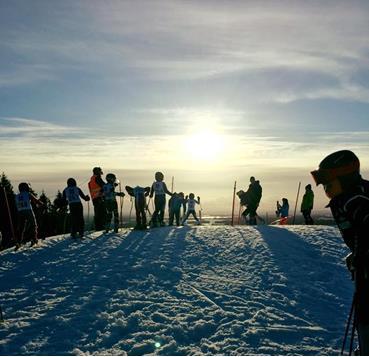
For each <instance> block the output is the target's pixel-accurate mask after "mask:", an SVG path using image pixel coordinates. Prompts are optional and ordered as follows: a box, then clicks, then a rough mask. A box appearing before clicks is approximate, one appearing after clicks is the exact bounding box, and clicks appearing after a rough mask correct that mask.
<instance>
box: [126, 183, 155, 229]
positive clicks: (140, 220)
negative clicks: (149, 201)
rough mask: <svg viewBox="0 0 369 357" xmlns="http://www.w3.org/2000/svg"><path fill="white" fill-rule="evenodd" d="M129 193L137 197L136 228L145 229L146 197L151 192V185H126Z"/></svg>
mask: <svg viewBox="0 0 369 357" xmlns="http://www.w3.org/2000/svg"><path fill="white" fill-rule="evenodd" d="M126 191H127V192H128V194H129V195H130V196H132V197H134V198H135V209H136V226H135V229H138V230H145V229H147V223H146V212H145V210H146V208H147V206H146V197H147V196H148V195H149V194H150V187H140V186H136V187H135V188H132V187H130V186H126Z"/></svg>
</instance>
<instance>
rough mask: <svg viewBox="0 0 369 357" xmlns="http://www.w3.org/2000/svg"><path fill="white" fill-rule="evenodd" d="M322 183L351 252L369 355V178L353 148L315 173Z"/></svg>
mask: <svg viewBox="0 0 369 357" xmlns="http://www.w3.org/2000/svg"><path fill="white" fill-rule="evenodd" d="M311 174H312V176H313V178H314V180H315V182H316V184H317V185H320V184H322V185H323V188H324V191H325V193H326V195H327V196H328V198H330V199H331V200H330V202H329V207H330V209H331V211H332V215H333V217H334V219H335V221H336V223H337V225H338V228H339V229H340V231H341V234H342V237H343V239H344V241H345V243H346V245H347V246H348V247H349V248H350V250H351V254H349V255H348V256H347V258H346V263H347V266H348V268H349V270H350V272H351V273H352V277H353V279H354V281H355V296H354V318H353V320H354V323H355V324H356V327H357V332H358V336H359V346H360V349H361V350H360V355H363V356H368V355H369V239H368V238H369V236H368V232H369V181H366V180H364V179H362V178H361V176H360V162H359V159H358V158H357V156H356V155H355V154H354V153H353V152H352V151H349V150H341V151H337V152H334V153H332V154H330V155H328V156H327V157H326V158H325V159H324V160H323V161H322V162H321V163H320V164H319V169H318V170H315V171H312V172H311Z"/></svg>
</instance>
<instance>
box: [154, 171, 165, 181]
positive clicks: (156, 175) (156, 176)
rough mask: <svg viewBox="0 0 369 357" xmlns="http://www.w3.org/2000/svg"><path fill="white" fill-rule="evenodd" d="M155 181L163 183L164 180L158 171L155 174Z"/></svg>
mask: <svg viewBox="0 0 369 357" xmlns="http://www.w3.org/2000/svg"><path fill="white" fill-rule="evenodd" d="M155 180H156V181H163V180H164V175H163V173H162V172H160V171H158V172H156V173H155Z"/></svg>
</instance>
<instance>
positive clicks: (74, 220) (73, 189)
mask: <svg viewBox="0 0 369 357" xmlns="http://www.w3.org/2000/svg"><path fill="white" fill-rule="evenodd" d="M80 197H82V198H83V199H84V200H85V201H89V200H90V197H89V196H88V195H85V194H84V193H83V192H82V190H81V189H80V188H79V187H77V182H76V180H75V179H74V178H72V177H71V178H69V179H68V180H67V187H66V188H65V189H64V190H63V199H64V200H66V201H68V204H69V211H70V226H71V230H70V235H71V237H72V238H77V233H79V237H80V238H82V237H83V235H84V231H85V220H84V218H83V206H82V203H81V199H80Z"/></svg>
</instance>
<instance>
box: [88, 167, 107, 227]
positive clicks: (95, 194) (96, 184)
mask: <svg viewBox="0 0 369 357" xmlns="http://www.w3.org/2000/svg"><path fill="white" fill-rule="evenodd" d="M92 173H93V175H92V176H91V179H90V182H89V183H88V188H89V190H90V195H91V199H92V204H93V206H94V213H95V215H94V221H95V230H96V231H101V230H103V229H104V228H105V224H106V209H105V203H104V190H103V189H104V185H105V182H104V181H103V179H102V178H101V175H102V174H103V171H102V169H101V167H94V168H93V170H92Z"/></svg>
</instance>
